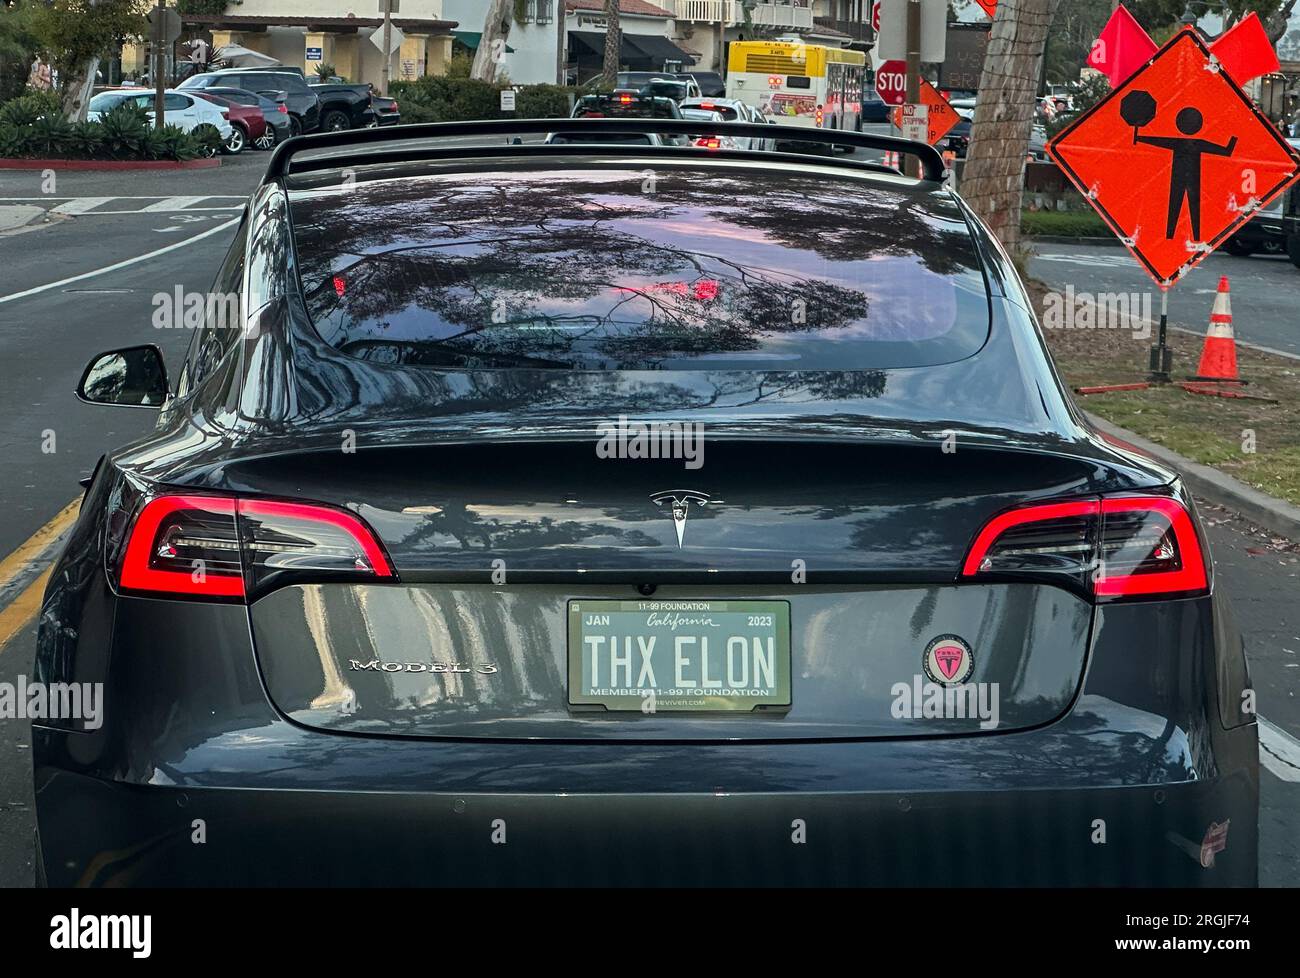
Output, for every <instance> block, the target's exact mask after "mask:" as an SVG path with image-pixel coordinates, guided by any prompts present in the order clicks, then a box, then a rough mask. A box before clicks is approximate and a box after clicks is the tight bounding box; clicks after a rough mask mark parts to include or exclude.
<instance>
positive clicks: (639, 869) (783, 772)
mask: <svg viewBox="0 0 1300 978" xmlns="http://www.w3.org/2000/svg"><path fill="white" fill-rule="evenodd" d="M1088 736H1089V737H1090V738H1092V739H1093V740H1094V745H1095V747H1096V748H1097V749H1096V753H1095V761H1096V765H1097V769H1098V770H1101V771H1105V772H1106V773H1107V775H1109V776H1111V777H1114V776H1116V775H1120V776H1121V777H1122V778H1123V780H1126V781H1130V780H1131V778H1132V777H1133V776H1135V775H1137V774H1138V773H1139V772H1138V770H1137V768H1138V767H1145V768H1146V769H1147V772H1146V773H1147V774H1148V776H1151V775H1154V776H1156V777H1158V776H1159V772H1158V768H1159V767H1160V758H1161V757H1162V755H1165V754H1166V752H1169V751H1171V750H1178V749H1182V748H1181V746H1180V745H1179V737H1178V736H1177V734H1176V733H1175V734H1174V736H1172V737H1171V738H1167V739H1166V740H1165V742H1164V743H1163V744H1162V743H1161V742H1160V738H1158V737H1152V738H1149V739H1148V740H1147V741H1146V742H1144V743H1141V742H1139V741H1143V740H1144V738H1142V736H1141V735H1140V734H1137V733H1135V732H1133V731H1128V732H1125V733H1123V734H1122V735H1121V734H1120V732H1119V731H1111V732H1102V733H1100V734H1098V732H1096V731H1094V732H1093V733H1092V734H1090V735H1088ZM1225 736H1226V740H1225V742H1224V743H1223V744H1222V745H1221V747H1222V748H1223V751H1222V755H1223V759H1224V761H1225V762H1230V758H1232V757H1236V758H1239V759H1240V761H1241V763H1239V764H1238V765H1236V766H1235V767H1234V766H1231V764H1230V763H1225V765H1224V768H1223V770H1222V772H1221V773H1220V775H1219V776H1217V777H1212V778H1208V779H1204V780H1193V781H1181V782H1160V781H1151V782H1149V783H1127V784H1122V785H1112V786H1106V787H1086V786H1082V785H1081V783H1080V782H1082V781H1084V780H1088V779H1091V780H1096V778H1095V777H1091V778H1090V777H1089V776H1090V775H1093V774H1095V772H1094V771H1088V770H1080V769H1079V764H1080V761H1081V760H1083V757H1082V755H1080V753H1079V751H1078V746H1079V745H1078V744H1077V743H1073V744H1072V743H1069V742H1068V739H1069V738H1068V737H1066V738H1064V739H1063V737H1062V735H1061V732H1060V731H1053V730H1051V729H1046V730H1041V731H1036V732H1031V733H1024V734H1015V735H1007V736H1005V737H998V738H991V739H985V738H978V739H974V740H972V739H970V738H966V739H954V740H949V741H937V742H936V741H928V742H911V743H907V742H897V743H871V744H866V743H858V744H833V745H832V744H799V745H795V744H784V745H760V744H754V745H746V746H743V747H741V746H736V745H727V746H710V745H695V746H685V745H681V746H676V747H664V746H641V745H636V746H634V745H627V744H621V745H620V744H612V745H610V744H607V745H590V746H588V745H572V744H570V745H563V744H542V743H522V744H519V743H513V744H473V743H434V742H427V741H426V742H419V741H399V740H385V741H381V742H376V741H373V740H367V739H364V738H358V737H345V736H339V735H332V734H322V733H315V732H311V731H305V730H302V729H300V728H298V727H296V726H293V725H291V724H288V723H285V722H283V721H279V722H274V723H272V724H270V725H268V726H265V727H262V728H260V729H259V730H257V731H251V730H250V731H242V732H238V733H235V734H231V735H229V736H221V735H218V736H216V737H214V738H213V739H211V740H210V741H208V742H207V743H206V744H202V745H194V752H193V756H192V757H188V758H177V759H176V760H177V761H178V763H176V764H169V763H167V762H166V761H164V759H162V758H159V759H158V763H157V765H156V767H154V769H153V771H152V775H151V777H150V779H149V780H150V783H140V782H139V781H138V780H135V781H129V780H110V779H105V778H103V777H100V776H95V775H91V774H87V773H85V772H84V771H78V770H77V768H80V767H82V765H80V764H76V763H74V762H73V761H72V759H71V758H72V756H73V755H74V754H84V752H85V750H86V749H87V748H88V747H90V745H91V741H89V740H87V735H86V734H73V733H66V732H63V731H56V730H52V729H49V728H40V727H38V728H34V730H33V747H34V750H35V753H36V756H37V764H36V789H37V790H36V801H37V813H38V820H39V826H40V834H41V838H42V842H43V849H44V858H45V873H46V875H47V877H48V879H49V882H50V884H51V885H54V886H65V885H92V886H98V885H145V886H153V885H156V886H162V885H303V886H328V885H375V886H380V885H385V886H393V885H441V884H455V885H471V886H500V885H528V884H532V885H773V884H777V885H868V886H872V885H878V886H900V885H908V886H954V885H955V886H988V885H1039V886H1066V885H1069V886H1081V885H1082V886H1089V885H1107V886H1171V885H1172V886H1253V885H1255V883H1256V879H1257V825H1256V821H1257V815H1256V812H1257V806H1258V777H1257V769H1255V768H1254V766H1253V765H1251V764H1250V763H1249V761H1248V759H1249V758H1251V757H1253V756H1254V751H1255V750H1257V741H1256V737H1255V728H1254V727H1253V726H1244V727H1240V728H1237V729H1235V730H1233V731H1230V732H1229V733H1228V734H1226V735H1225ZM1120 740H1125V741H1127V747H1129V748H1134V747H1135V748H1137V749H1136V750H1127V749H1126V750H1125V753H1126V754H1128V755H1129V756H1130V757H1132V758H1133V760H1134V762H1135V763H1133V764H1131V765H1126V766H1125V767H1126V770H1123V771H1122V770H1121V768H1120V767H1119V766H1117V763H1116V757H1115V754H1114V749H1115V745H1116V744H1117V743H1118V742H1119V741H1120ZM1148 750H1149V751H1150V753H1147V751H1148ZM1144 757H1145V758H1146V759H1145V760H1142V758H1144ZM56 760H61V763H54V762H55V761H56ZM199 761H201V762H202V763H203V765H204V770H202V771H197V770H196V771H191V772H188V773H187V770H186V769H187V768H189V767H190V766H191V764H192V763H194V762H199ZM1153 765H1154V766H1153ZM1084 766H1085V768H1086V767H1087V766H1088V765H1087V762H1086V760H1085V761H1084ZM1125 775H1127V776H1125ZM940 778H941V779H942V780H943V781H944V783H945V784H952V785H956V786H958V787H956V788H954V789H952V790H942V791H936V790H933V788H934V784H935V782H936V780H938V779H940ZM1053 782H1055V783H1056V784H1057V785H1058V787H1050V785H1051V784H1052V783H1053ZM711 783H712V784H713V787H712V788H709V787H705V786H706V785H709V784H711ZM981 783H983V785H981ZM818 785H820V786H821V787H820V789H819V788H818V787H817V786H818ZM891 785H892V787H891ZM1225 821H1227V822H1229V824H1230V828H1229V830H1228V834H1227V838H1226V847H1225V848H1224V849H1223V850H1222V851H1221V852H1218V853H1217V854H1216V855H1215V857H1214V859H1213V861H1212V865H1208V866H1207V865H1204V864H1203V863H1204V862H1208V861H1209V860H1208V858H1207V859H1205V860H1203V859H1202V850H1201V847H1202V843H1203V842H1204V840H1205V838H1206V835H1207V832H1208V830H1209V828H1210V826H1211V825H1213V824H1222V823H1224V822H1225ZM801 828H802V834H803V837H804V838H805V840H806V841H804V842H796V841H795V839H796V837H797V836H798V835H799V834H800V830H801ZM200 829H201V830H202V833H203V837H204V839H205V841H202V842H200V841H197V840H198V838H199V836H198V834H197V833H199V831H200ZM502 838H504V841H499V840H501V839H502Z"/></svg>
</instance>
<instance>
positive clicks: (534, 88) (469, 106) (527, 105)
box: [389, 76, 574, 122]
mask: <svg viewBox="0 0 1300 978" xmlns="http://www.w3.org/2000/svg"><path fill="white" fill-rule="evenodd" d="M510 87H511V86H509V85H499V84H489V83H488V82H483V81H476V80H474V79H472V78H449V77H446V76H428V77H425V78H418V79H416V80H415V81H409V82H394V83H393V85H392V87H391V88H390V89H389V92H390V94H391V95H392V96H393V98H395V99H397V104H398V106H399V107H400V108H401V112H402V121H403V122H470V121H473V120H475V119H506V118H516V119H561V118H564V117H566V116H568V114H569V98H570V96H571V95H573V94H574V89H571V88H565V87H563V86H561V85H523V86H520V87H519V88H518V89H516V90H515V112H514V115H513V116H511V115H509V114H508V113H504V112H502V111H501V91H502V90H503V89H506V88H510Z"/></svg>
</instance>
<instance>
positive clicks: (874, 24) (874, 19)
mask: <svg viewBox="0 0 1300 978" xmlns="http://www.w3.org/2000/svg"><path fill="white" fill-rule="evenodd" d="M871 29H872V31H874V32H875V33H877V34H879V33H880V0H876V2H875V3H873V4H872V5H871Z"/></svg>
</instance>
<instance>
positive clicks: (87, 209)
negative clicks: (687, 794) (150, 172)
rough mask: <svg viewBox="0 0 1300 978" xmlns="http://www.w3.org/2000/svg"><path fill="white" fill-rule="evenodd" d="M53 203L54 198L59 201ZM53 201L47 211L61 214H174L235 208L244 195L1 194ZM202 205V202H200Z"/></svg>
mask: <svg viewBox="0 0 1300 978" xmlns="http://www.w3.org/2000/svg"><path fill="white" fill-rule="evenodd" d="M60 200H61V202H60V203H54V201H60ZM37 202H39V203H41V204H42V205H47V204H54V206H52V207H50V209H49V210H50V213H51V214H54V215H57V216H60V217H109V216H112V217H120V216H122V215H129V214H174V213H176V212H178V211H182V212H183V211H191V210H192V211H237V210H239V209H240V208H241V207H243V206H244V198H243V197H236V196H233V195H231V194H204V195H202V196H180V195H178V196H174V197H72V198H70V199H69V198H62V199H61V198H59V197H54V198H50V197H0V205H4V204H8V203H28V204H29V203H37ZM199 205H203V206H199Z"/></svg>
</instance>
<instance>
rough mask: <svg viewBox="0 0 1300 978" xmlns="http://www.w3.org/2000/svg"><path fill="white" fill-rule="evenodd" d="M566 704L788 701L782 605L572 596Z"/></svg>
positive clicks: (650, 706) (757, 705)
mask: <svg viewBox="0 0 1300 978" xmlns="http://www.w3.org/2000/svg"><path fill="white" fill-rule="evenodd" d="M569 703H570V704H571V705H572V706H575V707H579V708H587V709H599V708H604V709H605V710H618V711H633V710H635V711H637V712H642V713H717V712H727V713H750V712H754V711H762V710H772V709H784V708H787V707H789V705H790V604H789V602H787V601H690V600H681V601H653V600H648V599H647V600H639V601H593V600H586V599H580V600H576V601H570V602H569Z"/></svg>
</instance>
